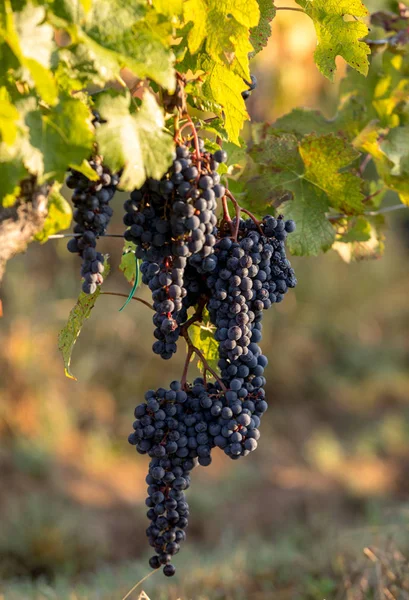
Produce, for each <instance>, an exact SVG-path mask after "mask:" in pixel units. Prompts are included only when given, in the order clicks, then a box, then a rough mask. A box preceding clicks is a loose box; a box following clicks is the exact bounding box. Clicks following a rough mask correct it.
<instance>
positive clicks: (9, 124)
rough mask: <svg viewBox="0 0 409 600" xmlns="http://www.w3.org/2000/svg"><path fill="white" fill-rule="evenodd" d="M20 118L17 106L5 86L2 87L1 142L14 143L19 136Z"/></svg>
mask: <svg viewBox="0 0 409 600" xmlns="http://www.w3.org/2000/svg"><path fill="white" fill-rule="evenodd" d="M19 119H20V115H19V112H18V110H17V108H16V107H15V106H14V105H13V104H12V103H11V101H10V96H9V93H8V91H7V90H6V88H5V87H1V88H0V142H4V143H5V144H7V146H11V145H12V144H14V142H15V141H16V138H17V121H18V120H19Z"/></svg>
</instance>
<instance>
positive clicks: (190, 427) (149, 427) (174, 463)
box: [129, 379, 217, 576]
mask: <svg viewBox="0 0 409 600" xmlns="http://www.w3.org/2000/svg"><path fill="white" fill-rule="evenodd" d="M212 391H213V390H212V386H211V385H208V386H206V385H205V384H204V382H203V380H202V379H198V380H196V381H195V383H194V385H193V386H192V388H191V389H188V390H187V391H185V390H183V389H182V387H181V384H180V383H179V382H178V381H174V382H173V383H171V384H170V389H168V390H165V389H163V388H159V389H158V390H156V391H155V390H150V391H148V392H147V393H146V394H145V402H144V403H142V404H139V405H138V406H137V407H136V409H135V417H136V421H135V422H134V425H133V427H134V432H133V433H131V435H130V436H129V442H130V443H131V444H132V445H135V446H136V449H137V451H138V452H139V453H141V454H148V455H149V456H150V457H151V461H150V464H149V473H148V476H147V477H146V483H147V484H148V497H147V499H146V505H147V507H148V512H147V517H148V519H149V520H150V525H149V527H148V529H147V530H146V534H147V536H148V541H149V544H150V545H151V546H152V547H153V549H154V550H155V553H156V554H155V555H154V556H152V558H151V559H150V561H149V564H150V566H151V567H152V568H154V569H157V568H159V567H160V566H161V565H163V572H164V574H165V575H167V576H172V575H174V573H175V567H174V566H173V565H172V564H171V560H172V556H173V555H174V554H176V553H177V552H179V549H180V543H181V542H182V541H184V539H185V537H186V535H185V532H184V530H185V529H186V527H187V525H188V517H189V505H188V503H187V502H186V497H185V493H184V491H185V490H186V489H188V487H189V486H190V472H191V471H192V470H193V469H194V468H195V467H196V466H197V465H198V464H200V465H202V466H208V465H209V464H210V463H211V456H210V454H211V449H212V448H213V447H214V439H213V437H214V436H213V433H212V430H211V426H212V422H213V419H214V417H213V413H212V408H213V399H212V398H211V395H212V394H211V392H212ZM214 391H216V392H217V390H214Z"/></svg>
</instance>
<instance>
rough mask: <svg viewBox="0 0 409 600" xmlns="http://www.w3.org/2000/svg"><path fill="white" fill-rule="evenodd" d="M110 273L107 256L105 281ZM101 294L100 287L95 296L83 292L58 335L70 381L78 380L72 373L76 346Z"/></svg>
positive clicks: (59, 346)
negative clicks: (72, 359)
mask: <svg viewBox="0 0 409 600" xmlns="http://www.w3.org/2000/svg"><path fill="white" fill-rule="evenodd" d="M109 271H110V266H109V263H108V256H107V255H106V256H105V270H104V279H106V278H107V276H108V274H109ZM100 294H101V288H100V287H98V288H97V290H96V292H94V293H93V294H84V292H81V293H80V295H79V297H78V300H77V302H76V304H75V306H74V307H73V308H72V309H71V311H70V314H69V316H68V321H67V324H66V325H65V327H63V329H62V330H61V331H60V333H59V335H58V349H59V350H60V352H61V354H62V357H63V360H64V370H65V375H66V377H68V378H69V379H74V381H77V378H76V377H75V376H74V375H73V374H72V373H71V357H72V352H73V349H74V345H75V342H76V341H77V339H78V336H79V335H80V333H81V330H82V327H83V325H84V322H85V321H86V320H87V319H88V318H89V317H90V315H91V311H92V309H93V308H94V306H95V302H96V301H97V300H98V297H99V295H100Z"/></svg>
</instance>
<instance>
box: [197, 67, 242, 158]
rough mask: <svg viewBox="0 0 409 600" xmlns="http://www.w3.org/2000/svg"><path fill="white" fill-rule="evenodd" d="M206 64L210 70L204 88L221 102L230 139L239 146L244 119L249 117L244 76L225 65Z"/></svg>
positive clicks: (214, 98) (216, 100) (215, 99)
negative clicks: (242, 94) (243, 96)
mask: <svg viewBox="0 0 409 600" xmlns="http://www.w3.org/2000/svg"><path fill="white" fill-rule="evenodd" d="M204 66H205V65H204ZM206 66H208V67H209V71H208V77H207V79H206V82H205V83H204V85H203V89H204V91H205V93H206V94H208V96H210V98H212V99H213V100H214V102H216V103H217V104H220V106H221V107H222V108H223V109H224V113H225V128H226V131H227V134H228V136H229V139H230V141H231V142H233V143H234V144H236V145H238V146H239V145H240V139H239V134H240V131H241V129H242V127H243V124H244V121H246V120H247V119H248V115H247V111H246V105H245V103H244V100H243V98H242V96H241V92H242V91H243V81H242V78H241V77H239V76H238V75H236V74H235V73H233V72H232V71H230V70H229V69H228V68H227V67H225V66H224V65H221V64H218V63H214V62H212V61H208V63H207V65H206Z"/></svg>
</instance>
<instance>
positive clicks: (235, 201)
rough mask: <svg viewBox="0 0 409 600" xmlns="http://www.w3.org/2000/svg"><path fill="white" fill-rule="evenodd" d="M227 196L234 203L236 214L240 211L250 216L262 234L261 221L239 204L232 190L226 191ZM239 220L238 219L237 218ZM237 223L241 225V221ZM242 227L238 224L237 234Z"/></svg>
mask: <svg viewBox="0 0 409 600" xmlns="http://www.w3.org/2000/svg"><path fill="white" fill-rule="evenodd" d="M226 196H227V197H228V198H229V199H230V200H231V201H232V203H233V205H234V207H235V209H236V214H237V210H239V212H243V213H245V214H246V215H248V216H249V217H250V219H251V220H252V221H254V223H255V224H256V225H257V228H258V230H259V231H260V233H261V234H262V233H263V232H262V230H261V227H260V221H259V220H258V219H257V218H256V217H255V216H254V215H253V213H251V212H250V211H249V210H247V209H246V208H242V207H241V206H240V205H239V203H238V202H237V200H236V198H235V197H234V196H233V194H232V193H231V191H230V190H226ZM236 219H237V217H236ZM237 222H238V223H239V219H237ZM239 226H240V223H239V225H238V224H237V223H236V229H237V233H238V227H239Z"/></svg>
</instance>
